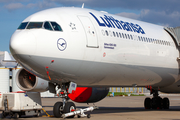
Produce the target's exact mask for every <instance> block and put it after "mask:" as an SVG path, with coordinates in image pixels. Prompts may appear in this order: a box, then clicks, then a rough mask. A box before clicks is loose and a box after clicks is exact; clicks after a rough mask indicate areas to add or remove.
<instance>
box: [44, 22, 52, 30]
mask: <svg viewBox="0 0 180 120" xmlns="http://www.w3.org/2000/svg"><path fill="white" fill-rule="evenodd" d="M44 28H45V29H47V30H53V29H52V27H51V25H50V24H49V22H45V23H44Z"/></svg>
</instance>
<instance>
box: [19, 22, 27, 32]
mask: <svg viewBox="0 0 180 120" xmlns="http://www.w3.org/2000/svg"><path fill="white" fill-rule="evenodd" d="M27 24H28V22H23V23H21V24H20V26H19V27H18V29H20V30H22V29H25V28H26V26H27Z"/></svg>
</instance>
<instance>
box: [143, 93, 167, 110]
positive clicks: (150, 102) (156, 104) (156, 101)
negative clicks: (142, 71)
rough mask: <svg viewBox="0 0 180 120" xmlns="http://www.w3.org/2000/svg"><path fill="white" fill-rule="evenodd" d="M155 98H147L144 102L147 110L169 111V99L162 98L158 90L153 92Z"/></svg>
mask: <svg viewBox="0 0 180 120" xmlns="http://www.w3.org/2000/svg"><path fill="white" fill-rule="evenodd" d="M151 94H153V98H152V99H151V98H149V97H147V98H146V99H145V100H144V107H145V109H169V99H168V98H167V97H165V98H163V99H162V98H161V97H160V96H159V94H158V90H151Z"/></svg>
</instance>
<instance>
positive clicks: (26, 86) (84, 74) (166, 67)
mask: <svg viewBox="0 0 180 120" xmlns="http://www.w3.org/2000/svg"><path fill="white" fill-rule="evenodd" d="M178 30H179V28H166V27H163V26H159V25H154V24H150V23H146V22H141V21H137V20H132V19H129V18H124V17H120V16H116V15H112V14H108V13H106V12H99V11H95V10H91V9H85V8H74V7H62V8H53V9H48V10H43V11H40V12H37V13H35V14H33V15H31V16H29V17H27V18H26V19H25V20H24V21H22V23H21V24H20V26H19V28H18V29H17V30H16V31H15V32H14V34H13V35H12V37H11V40H10V51H11V53H12V55H13V57H14V58H15V59H16V60H17V61H18V63H19V64H20V65H21V66H23V69H21V70H19V72H18V74H17V76H16V82H17V85H18V86H19V87H20V88H21V89H22V90H25V91H39V92H41V91H45V90H47V89H49V90H50V91H51V92H54V93H55V92H56V91H55V87H56V86H58V88H59V89H61V92H60V93H61V94H60V97H62V98H63V102H57V103H55V105H54V108H53V112H54V115H55V117H61V115H62V114H63V113H67V112H70V111H72V110H73V109H75V108H76V106H75V105H74V103H72V102H67V101H68V99H69V98H70V99H71V100H73V101H75V102H83V103H94V102H97V101H100V100H101V99H103V98H104V97H105V96H106V95H107V94H108V91H109V87H132V86H133V87H134V86H138V87H147V88H148V89H149V90H150V91H151V94H153V98H146V99H145V102H144V105H145V108H146V109H151V108H160V109H168V108H169V99H168V98H161V97H160V96H159V95H158V91H162V92H166V93H180V79H179V39H180V38H179V37H178ZM40 78H42V79H40ZM76 86H77V87H76Z"/></svg>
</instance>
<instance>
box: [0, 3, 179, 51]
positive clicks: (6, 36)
mask: <svg viewBox="0 0 180 120" xmlns="http://www.w3.org/2000/svg"><path fill="white" fill-rule="evenodd" d="M83 3H85V8H90V9H95V10H98V11H106V12H108V13H111V14H117V15H120V16H124V17H129V18H133V19H137V20H141V21H145V22H150V23H154V24H158V25H162V26H169V27H177V26H180V0H0V51H8V52H9V40H10V37H11V35H12V34H13V32H14V31H15V30H16V29H17V27H18V26H19V24H20V23H21V21H23V20H24V19H25V18H26V17H28V16H29V15H31V14H33V13H35V12H37V11H40V10H44V9H48V8H53V7H62V6H63V7H66V6H67V7H71V6H74V7H81V6H82V4H83Z"/></svg>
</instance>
